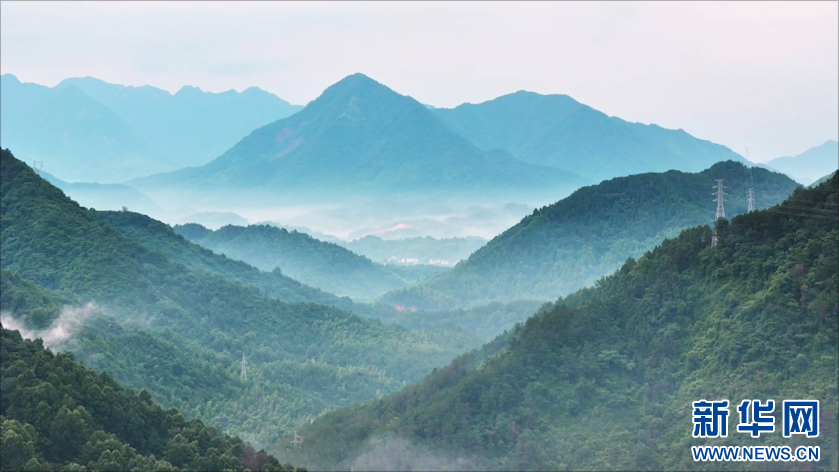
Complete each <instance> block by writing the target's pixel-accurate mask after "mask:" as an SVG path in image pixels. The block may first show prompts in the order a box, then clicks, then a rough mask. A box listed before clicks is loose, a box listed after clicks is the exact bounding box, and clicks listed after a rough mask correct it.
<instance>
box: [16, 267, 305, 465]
mask: <svg viewBox="0 0 839 472" xmlns="http://www.w3.org/2000/svg"><path fill="white" fill-rule="evenodd" d="M7 275H8V274H5V273H4V275H3V277H4V278H5V277H6V276H7ZM4 291H5V290H4ZM32 301H33V302H34V304H33V305H31V306H30V307H33V309H37V306H41V303H40V302H39V301H35V300H32ZM0 337H2V343H0V394H1V395H0V449H2V451H3V453H2V455H0V469H2V470H8V471H12V470H32V471H35V470H43V471H51V470H72V471H84V470H90V471H98V470H101V471H158V470H159V471H164V470H166V471H169V470H218V471H222V470H226V471H236V472H239V471H241V470H243V469H248V470H253V471H263V472H270V471H277V472H282V471H289V472H292V471H297V470H299V471H302V470H304V469H295V468H293V467H292V466H290V465H285V466H283V465H281V464H280V463H279V461H277V459H276V458H275V457H273V456H269V455H267V454H266V453H265V451H259V452H255V451H254V450H253V448H252V447H250V446H248V445H246V444H245V443H243V442H242V440H241V439H239V438H231V437H230V436H227V435H224V434H221V433H219V432H218V431H217V430H215V429H214V428H211V427H210V428H208V427H206V426H204V424H203V423H202V422H201V421H200V420H191V421H187V420H186V419H185V418H184V417H183V416H182V415H181V414H180V413H178V411H177V410H174V409H171V410H164V409H163V408H161V407H160V406H158V405H156V404H155V403H154V402H153V401H152V398H151V395H150V394H149V392H148V391H147V390H141V391H140V393H139V394H137V393H135V392H133V391H131V390H127V389H124V388H122V387H120V386H119V384H117V383H116V382H115V381H114V380H113V379H112V378H111V377H110V376H108V375H107V374H101V375H97V374H96V372H94V371H92V370H90V369H86V368H85V367H83V366H82V365H81V364H80V363H78V362H76V361H75V360H74V359H73V355H72V354H57V355H55V354H53V353H52V352H51V351H50V350H48V349H45V348H44V346H43V343H42V342H41V340H36V341H28V340H24V339H23V338H21V336H20V333H19V332H17V331H11V330H8V329H5V328H0Z"/></svg>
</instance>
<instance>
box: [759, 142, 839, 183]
mask: <svg viewBox="0 0 839 472" xmlns="http://www.w3.org/2000/svg"><path fill="white" fill-rule="evenodd" d="M766 165H768V166H769V167H771V168H773V169H777V170H779V171H781V172H783V173H785V174H787V175H789V176H790V177H792V178H793V179H795V180H797V181H799V182H801V183H802V184H810V183H813V182H815V181H816V180H819V179H820V178H822V177H826V176H828V175H829V174H831V173H832V172H836V170H837V169H839V142H837V141H833V140H828V141H825V142H824V143H823V144H821V145H820V146H815V147H812V148H810V149H808V150H806V151H804V152H802V153H801V154H798V155H795V156H789V157H778V158H775V159H772V160H771V161H769V162H767V163H766Z"/></svg>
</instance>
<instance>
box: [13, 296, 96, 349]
mask: <svg viewBox="0 0 839 472" xmlns="http://www.w3.org/2000/svg"><path fill="white" fill-rule="evenodd" d="M97 312H101V309H100V308H99V306H98V305H96V304H95V303H92V302H91V303H87V304H86V305H83V306H70V305H65V306H64V308H62V309H61V314H59V315H58V317H57V318H56V319H55V320H54V321H53V322H52V324H51V325H50V326H49V327H48V328H46V329H44V330H32V329H28V328H27V327H26V325H25V323H24V322H23V320H21V319H18V318H15V317H14V316H12V314H11V313H9V312H2V313H0V324H2V325H3V327H4V328H6V329H10V330H17V331H20V335H21V336H23V337H24V338H26V339H36V338H41V339H42V340H43V341H44V346H46V347H50V348H55V347H60V346H62V345H63V344H64V343H65V342H66V341H67V340H68V339H70V338H71V337H72V336H73V335H74V334H76V333H77V332H78V331H79V330H80V329H81V328H82V322H83V321H84V320H86V319H87V318H89V317H90V316H91V315H93V314H94V313H97Z"/></svg>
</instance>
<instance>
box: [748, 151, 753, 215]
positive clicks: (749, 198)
mask: <svg viewBox="0 0 839 472" xmlns="http://www.w3.org/2000/svg"><path fill="white" fill-rule="evenodd" d="M746 160H747V161H748V160H749V148H746ZM748 169H749V192H748V193H747V194H746V200H747V201H748V203H749V209H748V211H747V213H751V212H753V211H755V190H754V186H755V184H754V179H753V178H752V167H751V166H749V167H748Z"/></svg>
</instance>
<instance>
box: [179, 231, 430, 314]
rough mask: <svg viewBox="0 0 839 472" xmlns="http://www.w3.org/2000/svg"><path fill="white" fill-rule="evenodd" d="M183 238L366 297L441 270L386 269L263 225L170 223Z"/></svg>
mask: <svg viewBox="0 0 839 472" xmlns="http://www.w3.org/2000/svg"><path fill="white" fill-rule="evenodd" d="M175 232H176V233H178V234H180V235H181V236H183V237H184V238H186V239H188V240H190V241H192V242H194V243H196V244H199V245H201V246H203V247H205V248H207V249H211V250H212V251H214V252H216V253H219V254H225V255H226V256H227V257H230V258H233V259H237V260H241V261H244V262H247V263H248V264H251V265H253V266H254V267H258V268H259V269H262V270H264V271H274V270H280V271H282V273H283V274H285V275H287V276H289V277H291V278H293V279H295V280H299V281H300V282H303V283H305V284H308V285H311V286H313V287H317V288H319V289H321V290H325V291H327V292H331V293H335V294H337V295H340V296H347V297H351V298H353V299H372V298H374V297H376V296H378V295H381V294H383V293H385V292H387V291H388V290H392V289H394V288H399V287H405V286H406V285H408V284H409V283H413V282H417V281H420V280H422V279H424V278H427V277H429V276H431V275H434V274H436V273H439V272H440V271H442V270H443V269H441V268H434V267H427V266H426V267H421V268H420V267H418V268H414V270H413V272H414V273H413V274H412V273H411V271H410V269H408V268H402V269H399V268H395V267H393V268H391V267H390V266H383V265H381V264H377V263H374V262H373V261H371V260H370V259H368V258H366V257H363V256H359V255H358V254H355V253H354V252H352V251H350V250H348V249H345V248H343V247H341V246H338V245H337V244H333V243H327V242H323V241H319V240H317V239H315V238H313V237H311V236H309V235H308V234H305V233H298V232H297V231H288V230H286V229H285V228H277V227H275V226H269V225H251V226H247V227H244V226H232V225H228V226H224V227H222V228H219V229H218V230H216V231H210V230H208V229H207V228H204V227H203V226H201V225H197V224H187V225H176V226H175Z"/></svg>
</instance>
